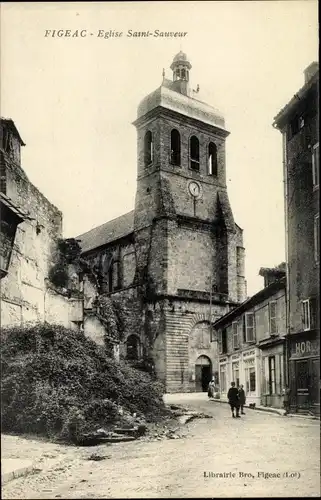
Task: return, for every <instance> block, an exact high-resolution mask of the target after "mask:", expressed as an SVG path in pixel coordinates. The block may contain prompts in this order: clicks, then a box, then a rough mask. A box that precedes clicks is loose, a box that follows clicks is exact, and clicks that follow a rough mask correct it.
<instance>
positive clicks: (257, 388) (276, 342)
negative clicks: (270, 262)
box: [213, 268, 286, 408]
mask: <svg viewBox="0 0 321 500" xmlns="http://www.w3.org/2000/svg"><path fill="white" fill-rule="evenodd" d="M260 274H261V275H262V276H264V282H265V286H264V288H263V289H262V290H260V291H259V292H258V293H256V294H255V295H253V296H252V297H251V298H249V299H247V300H246V301H245V302H243V303H242V304H241V305H239V306H237V307H236V308H234V309H233V310H232V311H230V312H228V313H227V314H226V315H224V316H223V317H221V318H220V319H218V320H217V321H216V322H215V323H214V325H213V328H214V329H215V332H216V335H217V338H218V346H219V348H218V352H219V390H220V397H221V399H222V400H223V401H224V400H225V401H226V400H227V392H228V390H229V387H230V385H231V382H235V384H236V385H237V386H239V385H241V384H242V385H243V386H244V390H245V394H246V403H247V404H249V403H255V404H256V405H257V406H258V405H261V406H270V407H275V408H282V407H283V391H284V388H285V334H286V293H285V288H286V285H285V271H283V270H282V269H279V268H275V269H274V268H273V269H266V268H262V269H261V270H260Z"/></svg>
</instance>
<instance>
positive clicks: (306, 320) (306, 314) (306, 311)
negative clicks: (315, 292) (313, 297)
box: [301, 299, 311, 331]
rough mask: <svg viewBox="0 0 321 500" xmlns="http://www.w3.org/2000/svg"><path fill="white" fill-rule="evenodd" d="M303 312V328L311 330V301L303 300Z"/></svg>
mask: <svg viewBox="0 0 321 500" xmlns="http://www.w3.org/2000/svg"><path fill="white" fill-rule="evenodd" d="M301 307H302V309H301V314H302V328H303V330H304V331H306V330H310V326H311V325H310V301H309V299H307V300H302V303H301Z"/></svg>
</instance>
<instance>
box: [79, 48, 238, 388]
mask: <svg viewBox="0 0 321 500" xmlns="http://www.w3.org/2000/svg"><path fill="white" fill-rule="evenodd" d="M171 69H172V71H173V79H172V80H168V79H166V78H165V76H163V81H162V84H161V85H160V87H159V88H158V89H156V90H155V91H154V92H152V93H151V94H149V95H148V96H146V97H145V98H144V99H143V100H142V101H141V102H140V104H139V106H138V112H137V119H136V120H135V122H134V125H135V127H136V129H137V190H136V200H135V208H134V210H133V211H132V212H129V213H128V214H125V215H123V216H121V217H119V218H117V219H115V220H113V221H110V222H107V223H106V224H104V225H102V226H99V227H97V228H94V229H92V230H91V231H88V232H87V233H85V234H83V235H80V236H78V237H77V240H79V241H80V244H81V246H82V251H83V256H84V257H85V258H86V259H87V260H88V262H91V265H92V266H94V267H96V268H97V270H98V272H99V274H100V277H101V284H102V285H101V289H100V291H99V293H98V294H97V292H96V297H95V298H93V297H92V295H90V293H89V294H86V293H85V295H86V297H87V299H86V300H87V303H88V307H85V311H86V317H85V332H86V322H88V321H91V322H92V321H93V320H94V321H95V322H96V321H97V314H95V313H94V314H93V313H92V310H93V307H92V306H93V304H94V305H95V304H97V300H98V301H100V304H101V301H102V300H103V298H104V297H105V298H108V300H109V301H112V303H113V304H114V307H116V309H117V311H118V313H117V314H118V316H119V317H121V323H122V327H123V328H122V329H123V332H124V336H123V339H122V342H121V344H120V356H121V357H126V358H127V359H132V358H136V359H138V358H142V357H143V358H144V357H145V358H146V357H148V358H151V359H152V362H153V364H154V366H155V370H156V374H157V376H158V378H159V379H160V380H161V381H162V382H163V383H164V385H165V388H166V391H167V392H184V391H202V390H206V388H207V384H208V382H209V380H210V378H211V376H212V375H213V374H214V375H217V372H218V362H217V360H218V356H217V344H216V343H215V342H211V339H210V336H211V321H212V320H213V319H215V318H218V317H220V316H222V315H223V314H225V313H226V312H227V311H228V310H230V308H232V307H235V306H236V305H237V304H239V303H241V302H242V301H243V300H244V299H245V296H246V290H245V288H246V283H245V277H244V247H243V235H242V229H241V228H240V227H239V226H238V225H237V224H236V223H235V221H234V217H233V213H232V210H231V207H230V203H229V199H228V193H227V187H226V158H225V141H226V138H227V136H228V134H229V132H228V131H227V130H226V127H225V121H224V117H223V116H222V114H221V113H220V112H219V111H218V110H216V109H215V108H213V107H211V106H209V105H208V104H206V103H204V102H202V101H201V100H200V99H199V89H197V90H193V89H192V88H191V86H190V70H191V64H190V62H189V61H188V59H187V57H186V55H185V54H184V53H183V52H180V53H179V54H177V55H176V56H175V58H174V60H173V63H172V65H171ZM93 293H95V292H94V291H93ZM105 304H106V301H105ZM103 309H104V308H103V306H101V313H102V314H103ZM89 318H90V319H89ZM87 330H88V325H87Z"/></svg>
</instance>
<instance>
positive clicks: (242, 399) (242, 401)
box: [239, 384, 246, 415]
mask: <svg viewBox="0 0 321 500" xmlns="http://www.w3.org/2000/svg"><path fill="white" fill-rule="evenodd" d="M245 401H246V397H245V391H244V389H243V385H242V384H241V385H240V387H239V402H240V408H241V415H245V413H244V410H243V408H244V405H245Z"/></svg>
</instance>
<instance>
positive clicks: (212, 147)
mask: <svg viewBox="0 0 321 500" xmlns="http://www.w3.org/2000/svg"><path fill="white" fill-rule="evenodd" d="M207 173H208V175H214V176H215V177H217V147H216V144H214V142H210V143H209V145H208V172H207Z"/></svg>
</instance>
